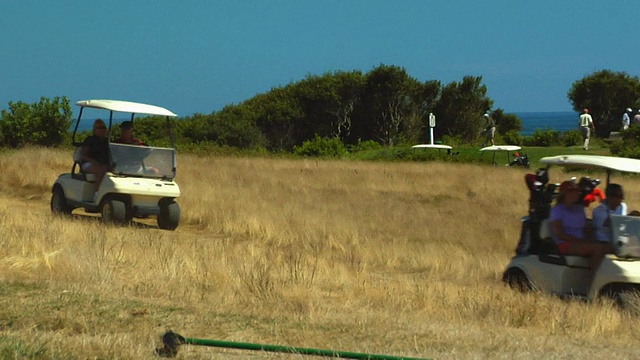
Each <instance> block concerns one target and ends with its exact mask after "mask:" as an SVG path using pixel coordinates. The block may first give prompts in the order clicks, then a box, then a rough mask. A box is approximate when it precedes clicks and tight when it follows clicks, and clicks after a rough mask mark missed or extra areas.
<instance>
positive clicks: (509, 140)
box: [500, 130, 524, 145]
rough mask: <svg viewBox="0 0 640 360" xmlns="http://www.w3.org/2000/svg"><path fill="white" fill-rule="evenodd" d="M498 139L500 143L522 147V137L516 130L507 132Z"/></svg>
mask: <svg viewBox="0 0 640 360" xmlns="http://www.w3.org/2000/svg"><path fill="white" fill-rule="evenodd" d="M500 137H501V138H502V142H503V143H505V144H509V145H522V144H523V142H524V137H523V136H522V134H520V132H519V131H517V130H509V131H507V132H506V133H501V134H500Z"/></svg>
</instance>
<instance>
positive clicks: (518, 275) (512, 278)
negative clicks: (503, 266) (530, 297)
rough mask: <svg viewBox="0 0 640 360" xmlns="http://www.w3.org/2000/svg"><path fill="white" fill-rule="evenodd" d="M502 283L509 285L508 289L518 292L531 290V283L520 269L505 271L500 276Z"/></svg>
mask: <svg viewBox="0 0 640 360" xmlns="http://www.w3.org/2000/svg"><path fill="white" fill-rule="evenodd" d="M502 281H504V283H505V284H507V285H509V287H510V288H512V289H514V290H518V291H520V292H528V291H531V290H533V286H531V282H530V281H529V279H528V278H527V275H526V274H525V273H524V272H523V271H522V270H520V269H517V268H511V269H508V270H507V271H505V273H504V275H503V276H502Z"/></svg>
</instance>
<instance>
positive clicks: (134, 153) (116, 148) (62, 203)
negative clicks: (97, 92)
mask: <svg viewBox="0 0 640 360" xmlns="http://www.w3.org/2000/svg"><path fill="white" fill-rule="evenodd" d="M76 105H78V106H79V107H80V114H79V115H78V120H77V122H76V125H75V128H74V131H73V137H72V141H73V145H74V146H76V149H75V152H74V156H73V165H72V167H71V172H69V173H65V174H62V175H60V176H59V177H58V178H57V179H56V181H55V183H54V184H53V187H52V189H51V192H52V196H51V211H52V212H53V213H56V214H70V213H71V212H72V211H73V210H74V209H76V208H83V209H84V210H85V211H86V212H89V213H101V215H102V218H103V219H104V220H107V221H112V222H117V223H124V222H129V221H131V220H132V219H133V218H146V217H149V216H156V217H157V223H158V227H159V228H161V229H166V230H174V229H176V228H177V227H178V224H179V223H180V206H179V205H178V203H176V201H175V200H176V199H177V198H178V197H180V188H179V187H178V184H177V183H176V182H175V177H176V152H175V145H174V141H173V136H170V137H171V144H172V145H171V147H170V148H163V147H152V146H138V145H127V144H119V143H114V142H111V140H110V138H111V136H110V134H111V129H112V126H113V125H114V120H115V118H114V113H126V114H128V115H129V116H130V119H129V120H130V121H131V122H132V123H133V121H134V117H135V116H136V115H156V116H163V117H164V118H165V119H166V122H167V126H168V129H169V131H171V123H170V118H172V117H175V116H176V114H174V113H173V112H171V111H169V110H167V109H165V108H162V107H159V106H154V105H147V104H141V103H135V102H130V101H119V100H83V101H78V102H77V103H76ZM87 108H91V109H98V110H105V111H107V112H108V114H109V121H108V129H109V132H108V135H107V138H108V141H109V171H108V172H107V173H106V175H105V176H104V178H103V180H102V183H101V184H100V187H99V188H97V189H96V186H95V175H93V174H88V173H85V172H84V171H83V170H82V162H83V161H82V143H81V142H76V135H77V133H78V127H79V124H80V122H81V121H82V116H83V112H84V111H85V109H87ZM86 121H90V120H85V122H86ZM170 134H171V132H170Z"/></svg>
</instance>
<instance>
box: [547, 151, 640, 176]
mask: <svg viewBox="0 0 640 360" xmlns="http://www.w3.org/2000/svg"><path fill="white" fill-rule="evenodd" d="M540 162H541V163H543V164H547V165H560V166H580V167H599V168H605V169H608V170H617V171H624V172H632V173H640V160H638V159H630V158H623V157H614V156H601V155H558V156H548V157H544V158H542V159H540Z"/></svg>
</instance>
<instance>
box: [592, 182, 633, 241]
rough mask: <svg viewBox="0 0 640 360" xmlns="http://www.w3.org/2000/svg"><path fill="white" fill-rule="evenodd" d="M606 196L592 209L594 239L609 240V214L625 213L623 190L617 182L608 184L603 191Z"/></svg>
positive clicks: (625, 205)
mask: <svg viewBox="0 0 640 360" xmlns="http://www.w3.org/2000/svg"><path fill="white" fill-rule="evenodd" d="M605 196H606V198H605V199H604V201H603V202H602V203H600V205H598V207H596V208H595V209H593V215H592V218H593V219H592V223H593V227H594V228H595V235H596V240H598V241H602V242H606V243H609V242H611V228H610V226H609V225H610V223H611V220H610V218H609V217H610V215H612V214H613V215H627V204H625V203H624V202H622V200H624V192H623V191H622V186H620V185H619V184H609V185H608V186H607V189H606V191H605Z"/></svg>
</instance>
